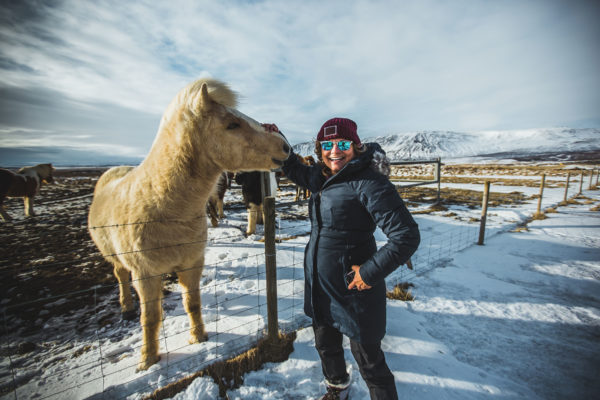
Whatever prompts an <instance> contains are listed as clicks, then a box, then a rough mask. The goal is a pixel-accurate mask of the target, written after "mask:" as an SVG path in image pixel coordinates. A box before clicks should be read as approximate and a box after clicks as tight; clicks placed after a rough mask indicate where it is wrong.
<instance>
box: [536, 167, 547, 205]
mask: <svg viewBox="0 0 600 400" xmlns="http://www.w3.org/2000/svg"><path fill="white" fill-rule="evenodd" d="M545 183H546V174H542V184H541V185H540V198H539V199H538V206H537V212H536V214H538V215H539V214H541V213H542V197H543V196H544V184H545Z"/></svg>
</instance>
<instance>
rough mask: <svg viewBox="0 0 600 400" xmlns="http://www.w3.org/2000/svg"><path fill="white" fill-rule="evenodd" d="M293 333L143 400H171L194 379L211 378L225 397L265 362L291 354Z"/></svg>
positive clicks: (184, 379)
mask: <svg viewBox="0 0 600 400" xmlns="http://www.w3.org/2000/svg"><path fill="white" fill-rule="evenodd" d="M294 340H296V332H291V333H289V334H279V340H278V341H277V342H275V343H272V342H271V341H269V340H268V339H263V340H261V341H260V342H259V343H258V345H257V346H256V347H253V348H251V349H250V350H248V351H247V352H245V353H243V354H240V355H239V356H237V357H234V358H232V359H229V360H224V361H218V362H216V363H214V364H211V365H210V366H208V367H207V368H205V369H203V370H202V371H198V372H196V373H195V374H193V375H190V376H187V377H185V378H183V379H180V380H179V381H177V382H173V383H171V384H169V385H167V386H165V387H162V388H160V389H157V390H155V391H154V393H152V394H151V395H149V396H147V397H145V398H144V400H162V399H167V398H171V397H173V396H174V395H175V394H177V393H179V392H181V391H183V390H185V389H186V388H187V387H188V386H189V385H190V384H191V383H192V382H193V381H194V379H196V378H199V377H202V376H210V377H211V378H212V379H213V380H214V381H215V383H216V384H217V385H219V395H220V396H221V397H224V396H225V394H226V392H227V390H229V389H235V388H237V387H239V386H241V385H242V383H243V382H244V375H245V374H246V373H248V372H250V371H258V370H259V369H260V368H262V366H263V364H264V363H267V362H283V361H285V360H287V359H288V357H289V355H290V353H291V352H292V351H294Z"/></svg>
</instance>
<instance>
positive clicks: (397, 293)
mask: <svg viewBox="0 0 600 400" xmlns="http://www.w3.org/2000/svg"><path fill="white" fill-rule="evenodd" d="M414 286H415V285H413V284H412V283H408V282H401V283H399V284H397V285H396V286H394V289H392V290H391V291H388V292H387V293H386V297H387V298H388V299H390V300H401V301H413V300H414V299H415V297H414V296H413V295H412V293H411V292H410V290H409V288H411V287H414Z"/></svg>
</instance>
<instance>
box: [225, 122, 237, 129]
mask: <svg viewBox="0 0 600 400" xmlns="http://www.w3.org/2000/svg"><path fill="white" fill-rule="evenodd" d="M239 127H240V124H238V123H237V122H231V123H230V124H229V125H227V129H237V128H239Z"/></svg>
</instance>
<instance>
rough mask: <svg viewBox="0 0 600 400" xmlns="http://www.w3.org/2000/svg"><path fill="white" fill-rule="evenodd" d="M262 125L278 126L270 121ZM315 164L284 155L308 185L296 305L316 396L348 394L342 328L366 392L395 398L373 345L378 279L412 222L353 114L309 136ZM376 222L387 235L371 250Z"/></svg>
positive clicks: (398, 260)
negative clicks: (315, 360)
mask: <svg viewBox="0 0 600 400" xmlns="http://www.w3.org/2000/svg"><path fill="white" fill-rule="evenodd" d="M265 127H266V128H267V129H270V130H275V131H278V129H277V127H275V126H274V125H265ZM315 153H316V154H317V156H318V158H319V161H320V163H318V164H317V165H315V166H306V165H303V164H302V163H300V162H299V161H298V160H297V157H289V158H288V160H287V161H286V162H285V164H284V166H283V171H284V173H285V174H286V176H287V177H288V178H289V179H291V180H292V181H293V182H294V183H296V184H298V185H300V186H303V187H306V188H307V189H309V190H310V191H311V192H312V196H311V198H310V202H309V218H310V221H311V226H312V227H311V235H310V240H309V242H308V244H307V245H306V250H305V257H304V273H305V292H304V312H305V313H306V315H308V316H309V317H311V318H312V321H313V329H314V332H315V345H316V348H317V351H318V353H319V356H320V357H321V364H322V368H323V374H324V375H325V381H326V383H327V386H328V389H327V394H325V395H324V396H323V397H322V399H346V398H348V392H349V385H350V377H349V375H348V373H347V371H346V362H345V360H344V350H343V348H342V334H343V335H346V336H348V337H349V338H350V348H351V350H352V354H353V356H354V358H355V359H356V362H357V363H358V366H359V369H360V373H361V375H362V377H363V379H364V380H365V382H366V383H367V386H368V387H369V392H370V394H371V399H397V398H398V395H397V392H396V385H395V383H394V376H393V375H392V373H391V372H390V370H389V368H388V366H387V364H386V362H385V357H384V354H383V352H382V350H381V339H382V338H383V337H384V335H385V325H386V297H385V293H386V286H385V280H384V278H385V277H386V276H387V275H389V274H390V273H391V272H392V271H394V270H395V269H396V268H398V267H399V266H400V265H402V264H404V263H405V262H406V261H407V260H408V259H409V258H410V256H411V255H412V254H413V253H414V252H415V250H416V249H417V246H418V245H419V240H420V237H419V229H418V226H417V224H416V223H415V221H414V220H413V218H412V216H411V215H410V213H409V212H408V210H407V209H406V207H405V205H404V202H403V201H402V199H401V198H400V196H399V195H398V192H397V190H396V188H395V187H394V185H393V184H392V183H391V182H390V181H389V179H388V175H389V172H390V170H389V160H387V158H386V157H385V153H384V152H383V150H382V149H381V147H380V146H379V145H378V144H376V143H369V144H362V143H361V141H360V138H359V137H358V133H357V126H356V123H354V121H352V120H350V119H346V118H333V119H330V120H328V121H327V122H325V123H324V124H323V126H322V127H321V129H320V130H319V133H318V135H317V141H316V143H315ZM376 226H379V227H380V228H381V230H382V231H383V232H384V233H385V234H386V235H387V238H388V242H387V243H386V244H385V245H384V246H383V247H381V248H380V249H379V250H377V247H376V244H375V238H374V236H373V233H374V231H375V228H376Z"/></svg>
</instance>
